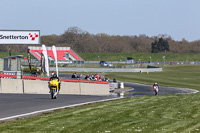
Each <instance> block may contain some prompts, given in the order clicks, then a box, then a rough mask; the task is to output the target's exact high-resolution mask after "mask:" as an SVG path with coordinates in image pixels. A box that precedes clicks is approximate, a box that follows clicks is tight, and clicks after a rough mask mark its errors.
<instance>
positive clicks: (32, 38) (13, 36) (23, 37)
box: [0, 30, 40, 44]
mask: <svg viewBox="0 0 200 133" xmlns="http://www.w3.org/2000/svg"><path fill="white" fill-rule="evenodd" d="M0 44H40V31H39V30H0Z"/></svg>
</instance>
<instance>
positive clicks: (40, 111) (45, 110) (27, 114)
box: [0, 97, 122, 121]
mask: <svg viewBox="0 0 200 133" xmlns="http://www.w3.org/2000/svg"><path fill="white" fill-rule="evenodd" d="M121 98H122V97H118V98H112V99H105V100H99V101H91V102H85V103H79V104H73V105H68V106H62V107H57V108H50V109H44V110H38V111H34V112H30V113H25V114H20V115H14V116H10V117H5V118H0V121H6V120H11V119H15V118H20V117H25V116H29V115H34V114H39V113H44V112H50V111H54V110H56V109H64V108H70V107H76V106H81V105H86V104H92V103H98V102H106V101H111V100H117V99H121Z"/></svg>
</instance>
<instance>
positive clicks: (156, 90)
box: [153, 86, 158, 96]
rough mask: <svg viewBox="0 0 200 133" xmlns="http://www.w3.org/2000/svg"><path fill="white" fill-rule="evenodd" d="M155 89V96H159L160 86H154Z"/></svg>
mask: <svg viewBox="0 0 200 133" xmlns="http://www.w3.org/2000/svg"><path fill="white" fill-rule="evenodd" d="M153 90H154V91H155V96H157V95H158V86H154V87H153Z"/></svg>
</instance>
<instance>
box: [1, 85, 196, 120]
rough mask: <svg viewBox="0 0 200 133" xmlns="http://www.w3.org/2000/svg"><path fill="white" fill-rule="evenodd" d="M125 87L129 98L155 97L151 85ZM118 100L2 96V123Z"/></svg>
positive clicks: (164, 90)
mask: <svg viewBox="0 0 200 133" xmlns="http://www.w3.org/2000/svg"><path fill="white" fill-rule="evenodd" d="M124 86H127V87H130V88H133V89H134V90H133V91H132V92H130V93H129V94H128V95H127V96H153V95H154V92H153V90H152V86H149V85H141V84H134V83H124ZM61 89H62V88H61ZM122 91H125V90H122ZM197 92H198V91H196V90H191V89H183V88H171V87H160V88H159V92H158V95H169V94H188V93H197ZM118 98H120V97H118V96H117V95H110V96H89V95H58V98H57V99H51V97H50V94H49V95H48V94H0V121H5V120H12V119H16V118H21V117H26V116H30V115H34V114H38V113H42V112H47V111H52V110H54V109H59V108H66V107H73V106H79V105H83V104H89V103H95V102H99V101H107V100H111V99H118Z"/></svg>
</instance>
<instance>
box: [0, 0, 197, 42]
mask: <svg viewBox="0 0 200 133" xmlns="http://www.w3.org/2000/svg"><path fill="white" fill-rule="evenodd" d="M0 12H1V16H0V29H1V30H2V29H3V30H10V29H11V30H40V33H41V35H51V34H57V35H60V34H63V33H64V32H65V30H67V29H68V28H69V27H73V26H77V27H79V28H80V29H82V30H84V31H87V32H89V33H91V34H97V33H106V34H109V35H137V36H138V35H140V34H146V35H148V36H150V37H151V36H157V35H159V34H167V35H170V36H171V37H172V38H173V39H174V40H182V38H185V39H186V40H188V41H195V40H200V27H199V26H200V0H1V2H0Z"/></svg>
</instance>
